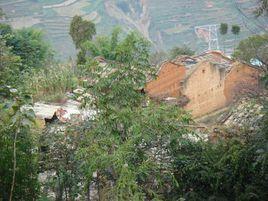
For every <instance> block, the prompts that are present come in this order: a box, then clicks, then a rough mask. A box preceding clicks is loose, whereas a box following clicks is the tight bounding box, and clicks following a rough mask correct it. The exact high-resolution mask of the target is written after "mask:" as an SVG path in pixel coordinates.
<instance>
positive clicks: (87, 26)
mask: <svg viewBox="0 0 268 201" xmlns="http://www.w3.org/2000/svg"><path fill="white" fill-rule="evenodd" d="M69 33H70V35H71V37H72V39H73V42H74V44H75V46H76V48H77V49H81V45H82V44H83V43H84V42H85V41H87V40H92V38H93V36H94V35H95V34H96V28H95V24H94V23H93V22H91V21H87V20H83V19H82V17H81V16H77V15H76V16H74V17H73V19H72V21H71V24H70V32H69Z"/></svg>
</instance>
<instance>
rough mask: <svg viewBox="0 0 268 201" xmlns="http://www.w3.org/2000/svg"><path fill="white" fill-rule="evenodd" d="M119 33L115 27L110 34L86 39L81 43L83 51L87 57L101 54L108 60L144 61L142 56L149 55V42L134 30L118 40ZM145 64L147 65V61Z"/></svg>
mask: <svg viewBox="0 0 268 201" xmlns="http://www.w3.org/2000/svg"><path fill="white" fill-rule="evenodd" d="M120 33H121V30H120V28H118V27H117V28H115V29H114V30H113V31H112V34H111V36H99V37H97V38H96V39H95V40H94V41H86V42H85V43H84V44H83V52H85V53H86V54H87V56H88V58H94V57H97V56H101V57H103V58H104V59H106V60H108V61H116V62H119V63H130V62H132V61H135V62H137V63H139V60H140V62H145V63H146V62H147V61H144V57H145V55H146V57H147V56H149V55H148V45H149V43H148V42H147V41H145V40H144V39H143V38H142V37H141V36H140V34H138V33H136V32H131V33H129V34H128V35H127V36H126V37H125V38H123V39H122V40H119V36H120ZM85 57H86V55H85ZM84 60H85V58H84ZM146 65H148V66H149V64H148V63H146Z"/></svg>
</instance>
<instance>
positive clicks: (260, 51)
mask: <svg viewBox="0 0 268 201" xmlns="http://www.w3.org/2000/svg"><path fill="white" fill-rule="evenodd" d="M267 53H268V35H267V34H266V35H254V36H250V37H249V38H247V39H244V40H242V41H240V43H239V45H238V46H237V48H236V49H235V51H234V53H233V57H235V58H236V59H241V60H243V61H246V62H249V63H250V62H251V61H252V60H258V61H259V62H262V63H263V64H267V63H268V56H267V55H268V54H267Z"/></svg>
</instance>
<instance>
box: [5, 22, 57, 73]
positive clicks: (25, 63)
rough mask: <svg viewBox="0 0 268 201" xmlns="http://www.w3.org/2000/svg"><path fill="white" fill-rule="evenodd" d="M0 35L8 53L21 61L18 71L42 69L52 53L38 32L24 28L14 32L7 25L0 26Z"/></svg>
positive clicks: (41, 34)
mask: <svg viewBox="0 0 268 201" xmlns="http://www.w3.org/2000/svg"><path fill="white" fill-rule="evenodd" d="M0 34H1V37H2V39H3V40H5V41H6V45H7V46H8V47H10V51H11V52H12V53H13V54H14V55H16V56H19V57H20V59H21V64H22V65H21V66H20V70H21V71H23V70H26V69H28V70H29V69H31V68H42V67H44V66H45V65H46V64H47V63H48V61H49V59H51V56H52V52H51V50H50V49H49V46H48V45H47V43H45V42H44V40H43V33H42V32H41V31H39V30H35V29H30V28H27V29H26V28H24V29H21V30H16V31H14V30H13V29H12V28H11V27H10V26H9V25H7V24H0Z"/></svg>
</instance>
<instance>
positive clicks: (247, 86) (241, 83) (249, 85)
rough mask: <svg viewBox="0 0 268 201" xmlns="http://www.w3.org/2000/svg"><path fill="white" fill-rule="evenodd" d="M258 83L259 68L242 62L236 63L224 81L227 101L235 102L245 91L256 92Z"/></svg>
mask: <svg viewBox="0 0 268 201" xmlns="http://www.w3.org/2000/svg"><path fill="white" fill-rule="evenodd" d="M258 83H259V70H258V69H256V68H253V67H250V66H248V65H247V64H243V63H240V62H236V63H234V64H233V67H232V69H231V71H230V72H229V73H228V74H227V75H226V78H225V82H224V85H225V89H224V95H225V97H226V101H227V103H228V104H229V103H231V102H233V101H234V100H235V99H236V98H239V96H241V95H243V94H244V93H254V91H256V90H257V89H258Z"/></svg>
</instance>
